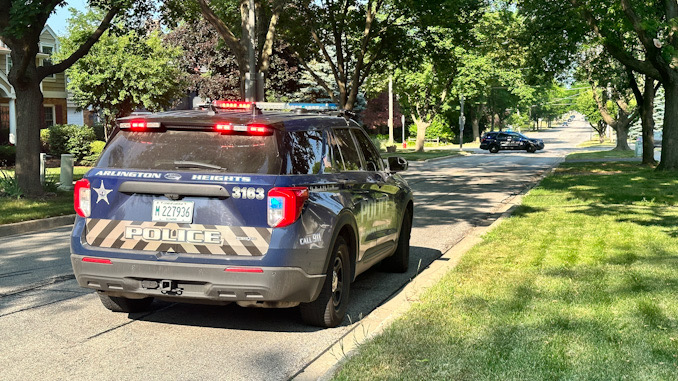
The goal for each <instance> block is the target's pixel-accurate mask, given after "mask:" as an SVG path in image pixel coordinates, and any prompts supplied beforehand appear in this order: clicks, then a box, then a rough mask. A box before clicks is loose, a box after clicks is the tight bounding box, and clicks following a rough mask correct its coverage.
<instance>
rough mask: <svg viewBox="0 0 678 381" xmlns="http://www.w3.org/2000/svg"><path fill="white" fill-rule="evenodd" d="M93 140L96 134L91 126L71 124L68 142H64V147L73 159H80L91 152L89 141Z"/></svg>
mask: <svg viewBox="0 0 678 381" xmlns="http://www.w3.org/2000/svg"><path fill="white" fill-rule="evenodd" d="M73 127H75V128H73ZM94 140H96V136H95V135H94V130H93V129H92V127H88V126H72V127H71V128H70V136H69V138H68V142H67V143H66V149H67V150H68V153H70V154H71V155H73V157H74V159H75V160H77V161H80V160H82V159H84V158H85V157H86V156H89V155H90V154H91V153H92V151H91V149H90V143H92V142H93V141H94Z"/></svg>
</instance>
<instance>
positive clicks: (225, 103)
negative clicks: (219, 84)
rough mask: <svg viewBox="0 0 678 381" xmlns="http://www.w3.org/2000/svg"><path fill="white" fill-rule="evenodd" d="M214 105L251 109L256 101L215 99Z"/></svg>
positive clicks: (226, 107) (235, 108) (222, 107)
mask: <svg viewBox="0 0 678 381" xmlns="http://www.w3.org/2000/svg"><path fill="white" fill-rule="evenodd" d="M212 105H214V107H217V108H221V109H226V110H250V109H251V108H252V106H253V105H254V103H252V102H237V101H213V102H212Z"/></svg>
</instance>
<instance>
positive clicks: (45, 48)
mask: <svg viewBox="0 0 678 381" xmlns="http://www.w3.org/2000/svg"><path fill="white" fill-rule="evenodd" d="M40 51H41V52H42V53H44V54H47V55H49V58H43V59H42V65H43V66H47V65H51V64H52V53H54V46H52V45H42V46H41V48H40ZM47 78H55V75H54V74H51V75H48V76H47Z"/></svg>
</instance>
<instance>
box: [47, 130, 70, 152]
mask: <svg viewBox="0 0 678 381" xmlns="http://www.w3.org/2000/svg"><path fill="white" fill-rule="evenodd" d="M69 130H70V128H69V125H65V124H55V125H53V126H51V127H49V129H48V132H47V133H46V134H45V135H47V146H48V147H49V153H50V154H51V155H55V156H59V155H61V154H64V153H67V152H68V151H67V149H66V144H67V143H68V136H69Z"/></svg>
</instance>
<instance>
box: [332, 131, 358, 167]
mask: <svg viewBox="0 0 678 381" xmlns="http://www.w3.org/2000/svg"><path fill="white" fill-rule="evenodd" d="M334 137H335V138H336V143H337V147H338V148H339V149H338V151H339V153H340V154H341V158H342V159H343V162H344V170H345V171H359V170H360V169H361V168H362V165H361V163H360V154H359V153H358V147H356V145H355V141H353V137H352V136H351V131H349V130H348V129H347V128H339V129H335V130H334ZM334 155H335V157H336V155H337V152H335V153H334ZM337 161H339V160H337Z"/></svg>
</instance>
